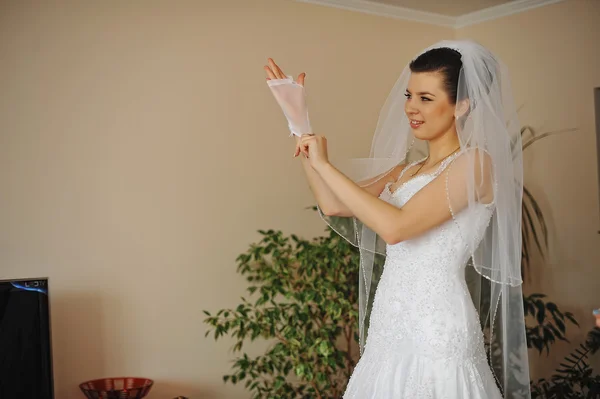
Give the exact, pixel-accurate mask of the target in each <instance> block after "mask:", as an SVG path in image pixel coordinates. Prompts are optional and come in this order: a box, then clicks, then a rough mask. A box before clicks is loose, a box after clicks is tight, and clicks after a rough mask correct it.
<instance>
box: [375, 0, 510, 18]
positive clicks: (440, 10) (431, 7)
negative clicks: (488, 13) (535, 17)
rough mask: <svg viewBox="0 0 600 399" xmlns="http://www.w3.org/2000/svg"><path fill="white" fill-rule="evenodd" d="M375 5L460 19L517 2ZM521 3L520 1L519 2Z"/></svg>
mask: <svg viewBox="0 0 600 399" xmlns="http://www.w3.org/2000/svg"><path fill="white" fill-rule="evenodd" d="M370 1H371V2H373V3H381V4H388V5H391V6H396V7H404V8H411V9H413V10H418V11H424V12H431V13H435V14H442V15H446V16H448V17H458V16H461V15H464V14H470V13H472V12H476V11H481V10H484V9H486V8H490V7H494V6H499V5H502V4H507V3H516V2H517V1H515V0H370ZM518 1H519V0H518Z"/></svg>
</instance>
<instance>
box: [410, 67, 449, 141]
mask: <svg viewBox="0 0 600 399" xmlns="http://www.w3.org/2000/svg"><path fill="white" fill-rule="evenodd" d="M443 84H444V81H443V75H442V74H440V73H438V72H421V73H412V74H411V75H410V79H409V81H408V87H407V89H406V93H405V96H406V103H405V105H404V111H405V112H406V116H407V117H408V120H409V123H410V126H411V128H412V130H413V133H414V135H415V137H417V138H418V139H421V140H433V139H436V138H438V137H440V136H442V135H444V134H445V133H447V132H448V131H449V130H450V129H453V128H454V122H455V119H454V110H455V108H456V106H455V105H454V104H452V103H451V102H450V98H449V97H448V94H447V93H446V91H445V90H444V85H443Z"/></svg>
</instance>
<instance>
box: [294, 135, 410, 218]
mask: <svg viewBox="0 0 600 399" xmlns="http://www.w3.org/2000/svg"><path fill="white" fill-rule="evenodd" d="M295 138H296V143H298V142H299V141H300V138H299V137H297V136H295ZM300 160H301V162H302V169H304V174H305V175H306V180H307V181H308V185H309V187H310V189H311V191H312V193H313V195H314V197H315V199H316V200H317V204H318V205H319V208H321V211H323V213H324V214H325V215H327V216H344V217H351V216H354V215H353V214H352V212H351V211H350V209H349V208H348V207H347V206H346V205H344V203H343V202H342V201H340V199H339V198H338V197H337V196H336V195H335V194H334V193H333V191H331V189H330V188H329V187H328V186H327V184H326V183H325V182H324V181H323V179H322V178H321V176H319V174H318V173H317V172H316V171H315V170H314V169H313V168H312V166H311V165H310V162H309V160H308V159H307V158H306V157H304V156H303V155H302V154H300ZM403 168H404V165H400V166H398V167H396V168H395V169H394V170H393V171H392V172H390V173H389V174H388V176H386V177H385V178H382V179H379V180H378V181H376V182H375V183H373V184H371V185H369V186H367V187H362V189H363V190H364V191H366V192H367V193H369V194H371V195H372V196H374V197H379V195H380V194H381V192H382V191H383V189H384V187H385V185H386V183H387V182H390V181H395V179H397V178H398V175H399V174H400V172H401V171H402V169H403Z"/></svg>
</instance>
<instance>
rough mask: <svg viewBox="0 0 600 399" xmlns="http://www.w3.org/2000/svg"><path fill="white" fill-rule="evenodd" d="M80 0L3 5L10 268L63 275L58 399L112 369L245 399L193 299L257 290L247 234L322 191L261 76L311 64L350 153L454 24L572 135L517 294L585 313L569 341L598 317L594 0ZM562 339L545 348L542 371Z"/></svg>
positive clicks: (533, 164)
mask: <svg viewBox="0 0 600 399" xmlns="http://www.w3.org/2000/svg"><path fill="white" fill-rule="evenodd" d="M83 3H84V2H74V1H71V2H67V1H63V2H62V3H60V4H59V5H55V6H49V5H47V3H46V2H42V1H37V2H33V1H30V2H25V1H20V2H11V3H10V4H9V2H1V3H0V58H1V59H2V64H0V65H1V67H0V91H1V93H2V96H0V185H1V186H0V187H1V191H0V192H1V193H2V194H1V195H2V197H1V198H2V207H0V220H1V221H2V223H0V245H1V246H0V261H1V265H2V266H0V267H1V268H0V278H13V277H35V276H49V277H50V278H51V290H52V291H51V292H52V294H51V295H52V297H51V299H52V312H53V313H52V322H53V334H54V356H55V377H56V382H57V394H58V397H61V398H70V397H79V395H80V394H79V393H78V392H77V388H76V384H77V383H79V382H81V381H83V380H86V379H90V378H96V377H102V376H111V375H122V374H130V375H131V374H134V375H143V376H148V377H150V378H154V379H155V380H156V383H157V384H156V387H155V391H154V394H153V395H151V396H150V397H151V398H152V397H154V398H161V397H165V398H168V397H171V396H175V395H177V394H186V395H188V396H192V397H200V396H202V395H204V396H202V397H207V398H246V397H248V396H249V395H247V394H246V393H245V392H244V390H243V389H242V387H241V386H239V387H238V386H232V385H230V384H227V385H224V384H223V383H222V382H221V377H222V376H223V375H224V374H227V373H229V371H230V365H231V360H232V359H233V358H234V354H233V353H231V351H230V348H231V346H232V341H229V340H224V341H219V342H216V343H215V342H214V340H213V339H212V338H204V332H205V331H206V326H205V325H204V323H203V322H202V320H203V319H204V315H203V314H202V312H201V310H202V309H210V310H217V309H221V308H225V307H234V306H236V305H237V304H238V303H239V301H240V299H239V298H240V296H244V295H246V294H247V293H246V291H245V288H246V283H245V281H244V280H243V279H242V278H241V277H240V275H238V274H237V273H236V264H235V258H236V256H237V255H238V254H239V253H241V252H243V251H245V250H246V248H247V247H248V245H249V243H251V242H253V241H254V240H256V239H257V238H258V235H257V234H256V230H257V229H261V228H265V229H266V228H274V229H282V230H283V231H284V232H286V233H292V232H293V233H297V234H300V235H304V236H311V235H314V234H319V233H321V232H322V231H323V229H324V226H323V225H322V224H321V222H320V220H319V219H318V218H317V216H316V215H312V214H311V213H307V212H309V211H304V210H303V208H304V207H305V206H308V205H312V204H313V201H312V199H311V196H310V193H309V191H308V189H307V187H306V184H305V183H304V180H303V179H302V174H301V171H300V168H299V165H297V160H294V159H292V151H293V147H292V143H291V142H290V139H289V138H288V137H287V131H286V129H285V122H284V120H283V118H282V116H281V115H280V113H279V110H278V109H277V107H276V105H275V103H274V101H273V99H272V98H271V95H270V93H269V92H268V89H267V88H266V85H265V83H264V78H263V71H262V65H263V63H264V62H265V59H266V57H268V56H271V57H274V58H275V59H276V60H277V61H280V62H281V64H282V65H283V66H284V67H285V68H286V72H288V73H293V74H297V73H299V72H301V71H306V72H307V90H308V92H309V98H310V100H309V101H310V107H311V116H312V120H313V123H314V127H315V128H316V130H317V131H319V132H321V133H324V134H327V136H328V138H329V141H330V146H331V148H332V149H331V151H332V152H333V153H334V155H335V154H336V153H337V154H346V155H348V154H352V155H359V154H361V150H363V149H364V148H368V145H369V143H370V139H371V134H372V131H373V129H374V127H375V123H376V120H377V115H378V112H379V108H380V107H381V105H382V103H383V101H384V100H385V97H386V95H387V93H388V91H389V90H390V88H391V87H392V85H393V83H394V82H395V79H396V78H397V77H398V75H399V73H400V71H401V69H402V67H403V66H404V65H405V63H406V62H407V61H408V60H409V59H410V57H411V56H412V55H413V54H415V53H416V52H417V51H418V50H420V49H422V48H423V47H425V46H427V45H429V44H432V43H433V42H435V41H437V40H440V39H443V38H449V37H454V36H455V35H457V36H458V37H471V38H474V39H477V40H479V41H481V42H482V43H483V44H485V45H487V46H489V47H490V48H491V49H492V50H493V51H495V52H497V53H498V55H499V56H500V57H501V58H502V59H503V60H504V61H505V62H506V63H507V64H508V66H509V68H510V70H511V74H512V78H513V87H514V91H515V96H516V98H517V101H518V102H519V104H522V105H523V109H522V111H521V115H522V122H523V123H527V124H532V125H534V126H535V127H537V128H539V129H541V130H544V129H545V130H551V129H558V128H565V127H571V126H578V127H579V128H580V130H579V131H578V132H577V133H574V134H570V135H568V136H567V135H565V136H560V137H554V138H550V139H547V140H545V141H543V142H539V143H536V144H535V145H534V146H533V147H532V148H530V149H528V150H527V152H526V181H527V185H528V187H529V188H530V189H531V190H532V191H533V192H534V194H535V195H536V197H537V198H538V199H539V200H540V201H541V204H542V207H543V210H544V212H545V213H546V215H547V217H548V218H549V221H550V222H551V223H550V227H551V229H552V232H553V236H552V238H551V248H552V251H551V254H550V257H549V261H550V262H549V265H547V266H545V267H544V268H542V267H539V266H538V267H536V269H535V270H534V272H533V276H532V277H533V279H534V282H532V283H529V284H528V286H527V290H529V291H537V292H545V293H547V294H549V295H550V298H551V299H552V300H553V301H555V302H556V303H558V304H559V305H560V306H561V308H563V309H564V310H569V311H572V312H574V313H575V314H576V316H577V317H578V319H579V320H581V324H582V329H581V330H580V331H579V330H575V329H572V330H571V333H570V334H569V337H570V338H572V339H573V341H574V342H577V341H578V340H580V339H582V337H583V334H584V333H585V332H586V331H587V330H588V329H589V328H590V327H591V315H590V312H591V309H592V308H593V307H595V306H598V305H600V299H598V297H599V296H598V294H597V290H596V289H595V288H596V287H597V286H598V284H597V282H596V281H597V280H598V278H600V272H598V268H597V265H598V260H599V253H600V249H599V246H598V245H597V240H598V235H597V234H596V231H597V230H598V229H599V227H600V226H599V225H600V221H599V219H600V218H599V215H598V190H597V187H598V185H597V174H596V151H595V137H594V131H593V123H594V122H593V97H592V89H593V88H594V87H599V86H600V75H599V71H600V55H599V53H598V51H597V42H598V40H599V39H600V31H599V26H600V25H599V24H598V21H599V20H600V3H599V2H597V1H595V0H588V1H586V0H570V1H568V2H564V3H559V4H556V5H552V6H547V7H542V8H538V9H535V10H531V11H528V12H526V13H523V14H519V15H515V16H510V17H506V18H502V19H499V20H496V21H490V22H486V23H484V24H481V25H477V26H474V27H469V28H464V29H460V30H459V31H457V32H453V31H451V30H449V29H444V28H438V27H433V26H428V25H424V24H417V23H410V22H406V21H398V20H393V19H387V18H380V17H373V16H368V15H362V14H358V13H353V12H347V11H341V10H336V9H331V8H326V7H319V6H314V5H309V4H300V3H295V2H292V1H281V0H261V1H258V0H253V1H252V2H248V1H244V0H237V1H233V0H231V1H219V2H214V1H211V2H208V1H197V2H194V1H180V2H177V4H176V5H174V3H173V2H166V1H151V2H148V1H147V2H142V1H133V0H132V1H128V2H127V3H126V4H125V2H119V1H116V0H113V1H107V2H94V4H93V5H92V3H91V2H90V3H88V5H83ZM348 137H350V139H348ZM69 333H71V334H72V335H70V336H69V335H68V334H69ZM261 345H263V344H255V345H253V346H249V347H248V348H250V349H249V353H250V354H253V353H255V354H258V353H259V352H260V351H261V349H262V348H264V346H261ZM568 349H569V346H568V345H562V344H561V345H559V346H558V350H556V351H553V353H552V354H551V361H550V362H546V364H545V365H540V364H539V362H537V360H534V365H535V370H536V371H535V372H534V376H535V374H540V373H542V374H543V372H545V371H547V370H546V369H548V368H552V367H553V366H554V364H552V362H554V361H556V360H557V359H559V358H560V356H562V354H564V353H563V352H565V351H566V350H568ZM561 350H562V352H561Z"/></svg>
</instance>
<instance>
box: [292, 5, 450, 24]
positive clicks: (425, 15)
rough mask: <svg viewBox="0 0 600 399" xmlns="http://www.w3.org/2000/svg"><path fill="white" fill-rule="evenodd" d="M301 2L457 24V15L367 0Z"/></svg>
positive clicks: (421, 20) (411, 19) (426, 21)
mask: <svg viewBox="0 0 600 399" xmlns="http://www.w3.org/2000/svg"><path fill="white" fill-rule="evenodd" d="M295 1H297V2H300V3H310V4H317V5H321V6H328V7H334V8H341V9H343V10H349V11H357V12H361V13H364V14H370V15H377V16H380V17H388V18H395V19H404V20H409V21H415V22H423V23H426V24H432V25H439V26H445V27H448V28H453V27H454V25H455V24H456V17H449V16H447V15H442V14H434V13H431V12H425V11H419V10H415V9H412V8H405V7H398V6H392V5H388V4H382V3H375V2H372V1H367V0H295Z"/></svg>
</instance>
